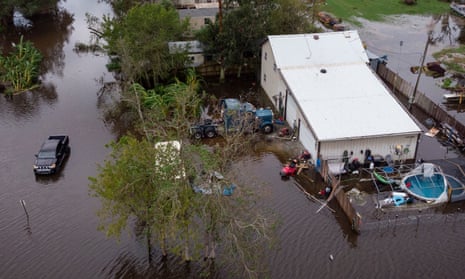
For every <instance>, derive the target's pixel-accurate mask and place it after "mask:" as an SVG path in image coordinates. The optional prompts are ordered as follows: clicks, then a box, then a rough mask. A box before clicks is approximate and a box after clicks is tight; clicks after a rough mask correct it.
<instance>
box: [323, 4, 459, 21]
mask: <svg viewBox="0 0 465 279" xmlns="http://www.w3.org/2000/svg"><path fill="white" fill-rule="evenodd" d="M449 4H450V3H449V2H446V1H440V0H417V1H416V4H413V5H407V4H406V3H405V2H404V0H326V2H325V3H324V4H320V5H319V10H320V11H327V12H330V13H332V14H334V15H336V16H337V17H338V18H341V19H342V20H344V21H349V22H352V23H354V24H357V19H356V17H361V18H365V19H367V20H370V21H383V19H384V17H385V16H389V15H401V14H408V15H439V14H443V13H447V12H450V7H449Z"/></svg>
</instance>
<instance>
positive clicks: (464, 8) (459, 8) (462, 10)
mask: <svg viewBox="0 0 465 279" xmlns="http://www.w3.org/2000/svg"><path fill="white" fill-rule="evenodd" d="M450 8H451V9H452V10H453V11H454V12H456V13H458V14H459V15H461V16H463V17H465V4H457V3H455V2H452V3H451V4H450Z"/></svg>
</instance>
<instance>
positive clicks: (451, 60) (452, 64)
mask: <svg viewBox="0 0 465 279" xmlns="http://www.w3.org/2000/svg"><path fill="white" fill-rule="evenodd" d="M433 57H434V58H436V59H437V60H438V61H441V63H442V64H444V65H445V66H446V68H447V70H448V71H449V72H455V73H460V74H463V73H465V46H460V47H457V48H447V49H443V50H441V51H438V52H436V53H434V54H433Z"/></svg>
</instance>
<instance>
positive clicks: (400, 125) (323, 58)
mask: <svg viewBox="0 0 465 279" xmlns="http://www.w3.org/2000/svg"><path fill="white" fill-rule="evenodd" d="M268 39H269V42H270V44H271V47H272V50H273V55H274V58H275V60H276V67H277V68H278V69H279V70H280V71H281V74H282V76H283V78H284V79H285V80H286V82H287V85H288V87H289V89H290V91H291V94H293V96H295V98H296V100H297V102H298V103H299V105H300V107H301V109H302V110H303V112H304V114H305V116H306V118H307V120H308V121H309V124H310V125H311V127H312V129H313V131H314V132H315V133H316V137H317V138H318V139H319V140H320V141H325V140H338V139H347V138H360V137H373V136H384V135H392V134H396V135H397V134H417V133H419V132H421V129H420V128H419V127H418V125H417V124H416V123H415V121H414V120H413V119H412V118H411V117H410V115H409V114H408V113H407V112H406V111H405V110H404V109H403V107H402V106H401V105H400V104H399V103H398V102H397V101H396V99H394V97H393V96H392V95H391V94H390V93H389V91H388V90H387V89H386V87H385V86H384V85H383V84H382V82H381V81H380V80H379V79H378V78H377V77H376V75H375V74H374V73H373V72H372V71H371V69H370V67H369V66H368V65H367V64H366V63H367V62H368V57H367V54H366V51H365V49H364V48H363V45H362V42H361V40H360V38H359V36H358V33H357V31H343V32H328V33H320V34H305V35H304V34H299V35H284V36H269V37H268Z"/></svg>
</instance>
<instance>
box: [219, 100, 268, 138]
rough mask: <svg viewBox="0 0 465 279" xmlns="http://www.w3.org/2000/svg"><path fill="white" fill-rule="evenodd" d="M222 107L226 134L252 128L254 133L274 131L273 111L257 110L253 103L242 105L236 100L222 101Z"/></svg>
mask: <svg viewBox="0 0 465 279" xmlns="http://www.w3.org/2000/svg"><path fill="white" fill-rule="evenodd" d="M220 107H221V113H222V120H223V122H224V128H225V130H226V132H228V131H244V130H248V129H249V128H250V129H252V130H253V132H255V131H257V130H259V131H262V132H263V133H265V134H269V133H271V132H273V130H274V125H273V111H272V110H271V109H267V108H260V109H256V108H255V106H254V105H252V104H251V103H248V102H244V103H242V102H241V101H239V100H238V99H235V98H227V99H221V101H220Z"/></svg>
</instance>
